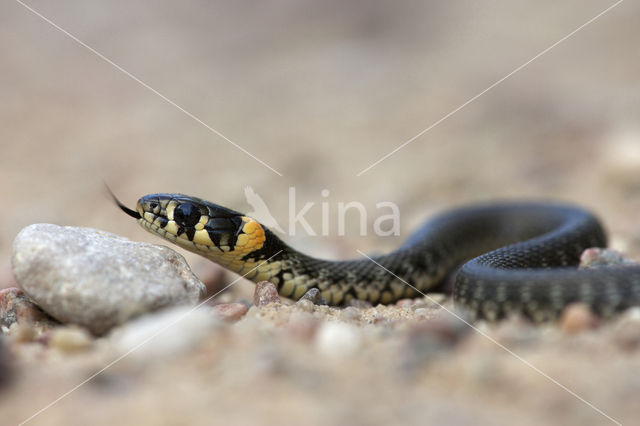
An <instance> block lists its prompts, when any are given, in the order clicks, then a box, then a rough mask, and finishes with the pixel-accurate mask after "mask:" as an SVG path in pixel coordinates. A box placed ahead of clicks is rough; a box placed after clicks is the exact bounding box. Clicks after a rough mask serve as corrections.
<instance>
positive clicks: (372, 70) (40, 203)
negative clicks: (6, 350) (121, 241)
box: [0, 0, 640, 285]
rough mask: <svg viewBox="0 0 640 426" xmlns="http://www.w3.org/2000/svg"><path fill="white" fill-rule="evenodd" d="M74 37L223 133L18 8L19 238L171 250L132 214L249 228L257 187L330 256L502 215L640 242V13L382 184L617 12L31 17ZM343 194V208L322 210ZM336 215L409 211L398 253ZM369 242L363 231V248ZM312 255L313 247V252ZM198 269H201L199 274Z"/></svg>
mask: <svg viewBox="0 0 640 426" xmlns="http://www.w3.org/2000/svg"><path fill="white" fill-rule="evenodd" d="M28 4H29V5H30V6H32V7H33V8H35V9H36V10H37V11H38V12H39V13H41V14H42V15H43V16H45V17H47V18H48V19H50V20H51V21H53V22H54V23H55V24H56V25H58V26H60V27H61V28H63V29H64V30H66V31H68V32H69V33H71V34H73V35H74V36H75V37H77V38H78V39H79V40H81V41H82V42H84V43H86V44H87V45H89V46H91V47H92V48H93V49H95V50H96V51H97V52H99V53H100V54H102V55H104V56H106V57H107V58H109V59H110V60H111V61H113V62H114V63H115V64H117V65H118V66H120V67H122V68H123V69H124V70H126V71H127V72H129V73H131V74H132V75H134V76H136V77H137V78H138V79H140V80H141V81H142V82H144V83H145V84H147V85H148V86H150V87H152V88H153V89H155V90H156V91H158V92H159V93H161V94H162V95H164V96H166V97H167V98H168V99H171V100H172V101H173V102H175V103H176V104H177V105H179V106H180V107H182V108H184V109H185V110H186V111H188V112H189V113H191V114H193V116H195V117H197V118H198V119H200V120H202V122H204V123H206V124H207V125H209V126H211V127H212V128H214V129H216V130H217V131H219V132H220V133H222V134H224V135H225V136H226V137H227V138H229V139H230V140H232V141H233V142H234V143H236V144H238V145H239V146H241V147H242V148H244V149H245V150H247V151H248V152H250V153H251V154H252V155H254V156H255V157H257V158H259V159H260V160H262V161H264V162H265V163H266V164H268V165H269V166H270V167H271V168H273V169H274V170H276V171H277V172H279V173H280V174H282V176H279V175H278V174H277V173H276V172H274V171H273V170H271V169H270V168H268V167H266V166H264V165H263V164H261V163H259V162H258V161H256V160H255V159H253V158H252V157H250V156H249V155H247V154H245V153H244V152H242V151H241V150H240V149H238V148H236V147H234V146H233V145H232V144H231V143H229V142H227V141H225V140H224V139H223V138H221V137H220V136H218V135H216V134H214V133H213V132H211V131H210V130H209V129H207V128H206V127H204V126H203V125H202V124H200V123H198V122H197V121H195V120H194V119H192V118H190V117H189V116H187V115H185V113H183V112H182V111H180V110H179V109H178V108H176V107H175V106H173V105H171V104H170V103H168V102H167V101H165V100H164V99H162V98H161V97H160V96H158V95H157V94H155V93H153V92H151V91H150V90H148V89H147V88H145V87H143V86H142V85H141V84H139V83H138V82H136V81H134V80H132V79H131V78H130V77H129V76H127V75H125V74H124V73H123V72H122V71H120V70H118V69H117V68H116V67H115V66H113V65H111V64H109V63H107V62H105V61H104V60H102V59H101V58H100V57H98V56H96V54H94V53H92V52H91V51H89V50H88V49H87V48H85V47H83V46H81V45H80V44H78V43H77V42H76V41H74V40H73V39H71V38H70V37H69V36H67V35H65V34H64V33H63V32H61V31H59V30H58V29H56V28H54V27H53V26H52V25H50V24H49V23H47V22H45V21H44V20H43V19H41V18H40V17H38V16H36V15H34V13H32V12H30V11H29V10H27V9H26V8H25V7H23V6H22V5H21V4H20V3H18V2H14V1H6V2H3V3H2V4H1V5H0V57H1V58H2V62H1V63H2V66H1V67H0V93H1V94H2V96H1V98H2V102H1V103H0V122H1V123H2V124H1V126H0V141H1V143H2V155H0V188H1V191H0V192H1V194H2V196H3V199H4V203H3V209H2V212H3V213H2V220H1V221H0V259H2V265H3V266H2V267H3V271H4V272H3V275H2V280H3V283H2V284H3V285H9V284H10V281H11V274H10V267H9V264H10V260H9V259H10V253H11V242H12V240H13V238H14V237H15V235H16V234H17V233H18V232H19V230H20V229H21V228H22V227H24V226H26V225H29V224H32V223H37V222H51V223H56V224H61V225H75V226H90V227H95V228H100V229H103V230H106V231H110V232H115V233H118V234H121V235H125V236H127V237H129V238H131V239H135V240H142V241H154V242H159V241H158V240H157V239H156V238H155V237H153V236H151V235H148V234H146V233H145V232H144V231H143V230H142V229H140V228H138V226H137V225H136V223H135V222H134V221H132V220H131V219H130V218H128V217H126V216H125V215H123V214H122V213H121V212H120V211H119V210H117V209H116V208H115V206H114V205H113V203H112V202H111V200H110V199H109V198H108V196H107V193H106V191H105V189H104V185H103V181H105V182H107V183H108V184H109V185H110V187H111V188H112V189H113V191H114V192H115V193H116V194H117V195H118V196H119V197H120V198H121V199H122V201H123V202H125V203H126V204H128V205H131V206H133V205H134V204H135V201H136V200H137V198H138V197H140V196H141V195H143V194H147V193H151V192H182V193H186V194H191V195H197V196H200V197H203V198H206V199H208V200H211V201H213V202H216V203H219V204H222V205H225V206H228V207H231V208H234V209H236V210H240V211H249V210H250V206H249V205H248V204H247V202H246V200H245V197H244V188H245V186H251V187H253V188H254V190H255V191H256V193H258V194H259V195H260V196H261V197H262V198H263V199H264V201H265V203H266V204H267V205H268V206H269V208H270V209H271V212H272V214H273V215H274V217H275V218H277V219H278V220H279V221H280V223H281V224H283V226H286V222H287V217H288V214H289V212H288V188H289V187H292V186H293V187H295V188H296V198H297V200H296V201H297V203H298V210H299V209H300V207H301V206H302V205H303V204H304V203H306V202H315V207H314V208H312V209H311V210H310V211H309V213H308V214H307V215H306V216H305V218H306V219H307V220H308V222H309V223H310V224H312V225H313V226H314V227H316V229H319V227H320V221H321V209H320V207H319V206H320V203H321V202H323V201H325V202H328V203H329V204H330V206H331V209H332V210H331V214H330V216H331V218H332V219H331V220H332V223H331V224H330V235H329V236H327V237H324V238H321V237H316V238H313V239H311V238H304V237H303V236H300V237H296V238H290V239H289V241H290V242H292V243H293V244H294V245H298V246H299V247H301V248H303V249H305V250H308V251H310V252H312V253H313V254H316V255H325V256H329V257H331V256H335V257H343V256H356V254H355V252H354V250H355V249H356V248H363V249H365V250H369V251H384V250H388V249H391V248H393V247H394V246H395V245H396V244H398V242H399V241H398V240H399V239H403V238H405V237H406V235H407V234H408V233H410V232H411V230H412V229H413V228H414V227H415V226H416V225H417V224H418V222H420V221H422V220H423V219H424V218H425V217H427V216H429V215H430V214H432V213H434V212H435V211H438V210H441V209H443V208H446V207H449V206H452V205H457V204H461V203H465V202H470V201H478V200H490V199H495V198H549V199H561V200H567V201H570V202H575V203H579V204H582V205H585V206H588V207H590V208H592V209H594V210H595V211H596V212H598V213H599V214H600V216H602V217H603V219H604V221H605V223H606V225H607V227H608V228H609V230H610V231H611V233H612V235H613V241H614V245H616V246H617V247H619V248H623V249H626V250H628V251H630V252H631V253H632V254H634V253H635V254H637V253H638V252H639V250H638V240H640V222H639V221H638V220H637V211H638V207H640V179H638V177H639V176H640V130H639V129H640V124H639V122H638V118H639V117H640V47H639V45H638V40H639V39H640V27H638V25H637V17H638V16H639V14H640V5H639V4H638V3H637V2H623V3H621V4H620V5H619V6H617V7H616V8H614V9H613V10H611V11H610V12H608V13H607V14H605V15H604V16H602V17H601V18H599V19H598V20H596V21H595V22H593V23H592V24H590V25H588V26H587V27H585V28H584V29H583V30H581V31H579V32H578V33H576V34H575V35H574V36H572V37H570V38H569V39H567V40H566V41H564V42H563V43H561V44H559V45H558V46H556V47H555V48H554V49H552V50H550V51H549V52H547V53H546V54H545V55H543V56H541V57H540V58H538V59H537V60H535V61H534V62H532V63H530V64H529V65H528V66H526V67H524V68H523V69H522V70H520V71H519V72H517V73H516V74H514V75H513V76H511V77H510V78H508V79H506V80H505V81H503V82H502V83H501V84H499V85H497V86H496V87H494V88H493V89H492V90H490V91H488V92H487V93H485V94H484V95H483V96H481V97H479V98H478V99H476V100H475V101H474V102H472V103H470V104H469V105H467V106H466V107H465V108H463V109H461V110H460V111H458V112H457V113H455V114H453V115H451V116H450V117H449V118H448V119H446V120H445V121H442V122H441V123H440V124H439V125H438V126H436V127H434V128H433V129H431V130H430V131H428V132H426V133H425V134H423V135H422V136H421V137H419V138H417V139H416V140H414V141H413V142H412V143H410V144H408V145H407V146H406V147H404V148H403V149H400V150H399V151H397V152H396V153H395V154H394V155H392V156H390V157H389V158H387V159H386V160H384V161H382V162H380V163H379V164H378V165H376V166H375V167H373V168H371V169H369V170H368V171H366V172H365V173H364V174H362V175H361V176H356V175H357V174H358V173H359V172H361V171H362V170H364V169H365V168H367V167H369V166H370V165H371V164H372V163H374V162H376V161H378V160H379V159H380V158H381V157H383V156H385V155H386V154H388V153H389V152H391V151H392V150H394V149H395V148H397V147H398V146H399V145H401V144H403V143H404V142H405V141H407V140H409V139H411V138H412V137H414V136H415V135H417V134H418V133H420V132H421V131H423V130H424V129H425V128H428V127H429V126H431V125H432V124H434V123H435V122H437V121H438V120H440V119H441V118H442V117H444V116H445V115H446V114H448V113H450V112H451V111H453V110H454V109H456V108H457V107H459V106H460V105H462V104H464V103H465V102H467V101H468V100H469V99H471V98H472V97H473V96H475V95H477V94H478V93H480V92H482V91H483V90H485V89H486V88H488V87H489V86H490V85H492V84H493V83H495V82H496V81H497V80H499V79H501V78H502V77H504V76H505V75H507V74H508V73H510V72H512V71H513V70H514V69H516V68H517V67H519V66H520V65H522V64H523V63H525V62H526V61H528V60H530V59H531V58H532V57H534V56H535V55H537V54H538V53H540V52H541V51H543V50H544V49H546V48H548V47H549V46H551V45H552V44H553V43H555V42H556V41H558V40H560V39H561V38H563V37H565V36H566V35H567V34H569V33H570V32H571V31H573V30H574V29H576V28H577V27H579V26H580V25H582V24H584V23H585V22H587V21H588V20H590V19H591V18H593V17H594V16H596V15H597V14H598V13H600V12H601V11H603V10H604V9H606V8H607V7H608V6H610V5H611V4H613V2H604V1H601V0H598V1H595V0H580V1H578V0H571V1H566V2H562V3H560V4H559V3H557V2H535V3H531V2H528V1H521V0H516V1H514V0H511V1H491V2H478V1H456V2H435V1H403V2H386V1H364V0H362V1H350V2H343V1H334V0H331V1H324V2H316V1H271V2H257V3H256V2H247V1H234V2H218V1H190V2H171V1H153V2H151V1H140V2H133V3H132V2H125V1H111V2H101V3H93V2H92V3H87V2H82V1H58V2H54V3H53V2H46V1H36V0H34V1H30V2H29V3H28ZM323 189H327V190H329V191H330V195H329V197H327V198H323V197H321V195H320V194H321V191H322V190H323ZM339 201H342V202H349V201H358V202H361V203H363V204H364V205H365V207H366V208H367V212H368V213H369V214H368V218H367V223H368V229H372V224H373V222H374V220H375V219H376V217H377V215H378V213H379V212H378V211H377V210H376V207H375V205H376V203H378V202H381V201H391V202H394V203H396V204H397V205H398V206H399V208H400V211H401V234H402V235H401V236H399V237H398V238H386V239H380V238H378V237H376V236H375V235H368V236H365V237H361V236H360V235H359V232H358V230H357V226H356V225H357V223H358V218H357V216H356V215H351V216H349V220H348V221H347V225H348V226H347V235H346V238H340V237H339V236H338V235H337V227H336V222H335V221H333V218H334V217H337V216H335V215H336V214H337V213H336V210H335V206H336V205H337V203H338V202H339ZM354 228H355V229H354ZM300 234H303V233H300ZM188 259H189V260H190V261H191V262H192V263H195V264H196V265H195V267H196V270H197V269H198V264H199V262H201V261H199V260H196V259H194V257H192V256H189V257H188Z"/></svg>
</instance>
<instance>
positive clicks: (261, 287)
mask: <svg viewBox="0 0 640 426" xmlns="http://www.w3.org/2000/svg"><path fill="white" fill-rule="evenodd" d="M269 303H280V296H279V295H278V290H277V289H276V286H275V285H273V284H272V283H270V282H269V281H260V282H259V283H258V284H256V291H255V293H254V294H253V304H254V305H256V306H265V305H268V304H269Z"/></svg>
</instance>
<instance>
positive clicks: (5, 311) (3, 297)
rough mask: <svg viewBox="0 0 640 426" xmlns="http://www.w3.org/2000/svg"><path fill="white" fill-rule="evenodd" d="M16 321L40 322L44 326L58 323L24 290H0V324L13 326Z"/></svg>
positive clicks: (22, 322)
mask: <svg viewBox="0 0 640 426" xmlns="http://www.w3.org/2000/svg"><path fill="white" fill-rule="evenodd" d="M14 323H20V324H25V325H26V323H30V324H34V323H39V325H41V326H43V327H42V328H46V327H53V326H55V325H56V322H55V321H54V320H53V319H52V318H51V317H49V316H48V315H47V314H45V313H44V312H43V311H42V309H40V308H39V307H38V305H36V304H34V303H33V302H32V301H30V300H29V299H28V298H27V296H26V295H25V294H24V292H23V291H22V290H20V289H19V288H5V289H3V290H0V326H4V327H11V325H12V324H14Z"/></svg>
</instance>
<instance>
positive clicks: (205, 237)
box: [116, 193, 265, 264]
mask: <svg viewBox="0 0 640 426" xmlns="http://www.w3.org/2000/svg"><path fill="white" fill-rule="evenodd" d="M116 203H117V204H118V206H119V207H120V208H121V209H122V210H123V211H124V212H125V213H127V214H128V215H129V216H132V217H134V218H136V219H138V222H139V223H140V225H141V226H142V227H143V228H145V229H146V230H147V231H149V232H151V233H152V234H155V235H158V236H160V237H163V238H165V239H167V240H169V241H171V242H173V243H176V244H178V245H180V246H182V247H183V248H185V249H187V250H189V251H192V252H195V253H197V254H200V255H203V256H206V257H209V258H211V259H212V260H214V261H216V262H218V263H223V264H225V263H229V262H232V261H234V260H239V259H242V258H243V257H244V256H245V255H247V254H249V253H251V252H254V251H256V250H259V249H260V248H262V245H263V243H264V241H265V231H264V229H263V227H262V226H261V225H260V224H259V223H258V222H257V221H256V220H254V219H252V218H250V217H248V216H245V215H243V214H242V213H239V212H236V211H234V210H231V209H228V208H226V207H223V206H219V205H217V204H213V203H210V202H208V201H205V200H202V199H200V198H196V197H191V196H187V195H182V194H163V193H160V194H149V195H145V196H144V197H142V198H140V199H139V200H138V203H137V205H136V210H132V209H129V208H127V207H126V206H124V205H123V204H122V203H120V202H119V201H117V199H116Z"/></svg>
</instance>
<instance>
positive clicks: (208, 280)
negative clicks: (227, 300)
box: [193, 262, 226, 298]
mask: <svg viewBox="0 0 640 426" xmlns="http://www.w3.org/2000/svg"><path fill="white" fill-rule="evenodd" d="M193 270H194V272H195V273H196V275H197V276H198V277H200V281H202V283H203V284H204V286H205V287H206V294H205V296H204V297H205V298H211V297H212V296H214V295H217V294H218V293H220V292H221V291H222V290H223V289H224V287H225V284H226V282H225V276H226V271H225V269H224V268H223V267H221V266H220V265H217V264H215V263H212V262H205V264H204V265H201V266H199V268H198V269H196V268H195V267H194V268H193Z"/></svg>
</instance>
